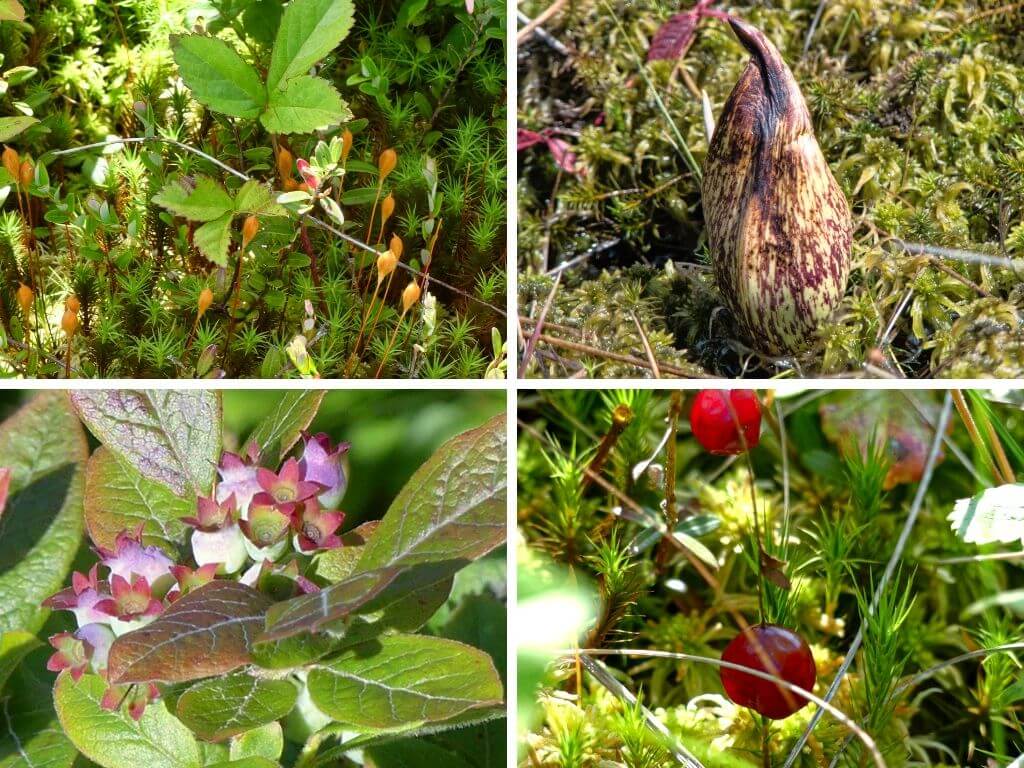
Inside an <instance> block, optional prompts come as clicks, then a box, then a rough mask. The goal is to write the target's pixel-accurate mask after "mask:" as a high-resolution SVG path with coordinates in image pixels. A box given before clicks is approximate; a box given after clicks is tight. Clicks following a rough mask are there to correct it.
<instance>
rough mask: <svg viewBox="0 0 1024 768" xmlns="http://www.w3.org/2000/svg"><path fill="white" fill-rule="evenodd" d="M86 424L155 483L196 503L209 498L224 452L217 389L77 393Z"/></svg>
mask: <svg viewBox="0 0 1024 768" xmlns="http://www.w3.org/2000/svg"><path fill="white" fill-rule="evenodd" d="M71 401H72V403H73V404H74V406H75V408H76V410H77V411H78V414H79V415H80V416H81V418H82V421H84V422H85V424H86V426H88V427H89V430H90V431H91V432H92V433H93V434H94V435H96V437H97V438H98V439H99V441H100V442H101V443H103V444H104V445H105V446H106V447H107V448H109V449H110V450H112V451H114V452H115V453H117V454H118V455H119V456H120V457H121V458H122V459H124V460H125V461H127V462H128V463H129V464H131V465H132V466H133V467H135V469H137V470H138V471H139V473H140V474H141V475H142V476H143V477H145V478H148V479H150V480H153V481H155V482H158V483H162V484H163V485H165V486H167V487H168V488H170V489H171V490H172V491H174V493H175V494H177V495H178V496H183V497H185V498H187V499H188V500H190V501H191V500H193V497H194V496H196V495H208V494H209V493H210V490H211V488H212V486H213V479H214V476H215V475H216V467H217V463H218V462H219V461H220V452H221V443H220V440H221V402H220V394H219V393H217V392H215V391H212V390H201V389H191V390H174V389H158V390H138V389H118V390H101V389H95V390H78V391H75V392H72V393H71Z"/></svg>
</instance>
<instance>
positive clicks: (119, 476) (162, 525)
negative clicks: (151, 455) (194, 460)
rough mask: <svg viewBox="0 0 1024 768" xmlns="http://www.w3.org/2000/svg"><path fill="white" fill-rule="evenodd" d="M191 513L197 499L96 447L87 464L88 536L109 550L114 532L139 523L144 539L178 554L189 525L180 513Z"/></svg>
mask: <svg viewBox="0 0 1024 768" xmlns="http://www.w3.org/2000/svg"><path fill="white" fill-rule="evenodd" d="M194 512H195V500H194V499H189V498H183V497H181V496H176V495H175V494H174V493H173V492H172V491H171V489H170V488H168V487H167V486H166V485H162V484H160V483H157V482H154V481H153V480H149V479H148V478H145V477H143V476H142V475H141V474H139V471H138V470H137V469H135V467H133V466H132V465H131V464H128V463H127V462H125V461H124V460H123V459H121V458H119V457H118V456H117V454H115V453H114V452H113V451H111V450H109V449H108V448H105V447H103V446H100V447H99V449H98V450H97V451H96V452H95V453H93V455H92V456H90V457H89V463H88V464H87V465H86V468H85V525H86V529H87V530H88V531H89V538H91V539H92V540H93V543H95V544H97V545H98V546H101V547H105V548H107V549H110V550H113V549H114V548H115V542H116V539H117V534H118V533H120V532H121V531H133V530H135V529H136V528H137V527H138V526H139V525H140V524H141V525H142V535H143V536H144V537H145V539H146V542H147V543H151V544H157V545H159V546H161V547H162V548H163V549H164V550H166V551H167V552H168V553H172V554H174V553H181V551H182V549H183V546H182V545H183V543H184V541H185V537H186V533H187V532H188V531H189V530H190V529H189V527H188V526H187V525H186V524H185V523H183V522H181V520H180V518H181V517H184V516H186V515H189V514H192V513H194Z"/></svg>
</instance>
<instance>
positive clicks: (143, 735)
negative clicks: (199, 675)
mask: <svg viewBox="0 0 1024 768" xmlns="http://www.w3.org/2000/svg"><path fill="white" fill-rule="evenodd" d="M106 689H107V684H106V682H104V680H103V679H102V678H100V677H99V676H97V675H83V676H82V678H81V679H80V680H78V682H75V681H74V680H73V679H72V678H71V675H70V674H68V673H67V672H62V673H61V675H60V677H58V678H57V685H56V686H55V687H54V690H53V701H54V705H55V706H56V709H57V716H58V717H59V718H60V724H61V725H62V726H63V728H64V732H65V733H66V734H67V736H68V738H69V739H71V742H72V743H73V744H74V745H75V746H76V747H77V748H78V750H79V751H80V752H81V753H82V754H83V755H85V756H86V757H88V758H89V759H90V760H92V761H93V762H94V763H98V764H99V765H101V766H103V767H104V768H124V767H125V766H142V767H143V768H200V766H202V764H203V759H202V755H201V752H200V748H199V743H198V742H197V741H196V739H195V737H194V736H193V735H192V733H191V732H190V731H189V730H188V728H186V727H185V726H184V725H183V724H182V723H181V721H180V720H178V719H177V718H176V717H174V715H172V714H171V713H170V712H168V711H167V707H166V705H165V704H164V702H163V700H161V699H157V700H156V701H153V702H150V703H149V705H148V706H147V707H146V711H145V712H144V713H143V714H142V717H141V718H140V719H139V720H138V721H135V720H133V719H132V718H131V716H130V715H129V714H128V713H127V712H126V711H125V708H124V707H122V708H120V709H117V710H114V711H109V710H106V709H103V707H102V706H100V702H101V701H102V699H103V694H104V692H105V691H106Z"/></svg>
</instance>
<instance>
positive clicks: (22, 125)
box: [0, 117, 39, 141]
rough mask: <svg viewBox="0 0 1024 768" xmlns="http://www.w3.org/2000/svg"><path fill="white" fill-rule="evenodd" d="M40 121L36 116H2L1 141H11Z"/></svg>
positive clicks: (0, 126) (0, 121)
mask: <svg viewBox="0 0 1024 768" xmlns="http://www.w3.org/2000/svg"><path fill="white" fill-rule="evenodd" d="M38 122H39V121H38V120H36V119H35V118H34V117H0V141H10V140H11V139H13V138H14V137H15V136H17V135H18V134H19V133H21V132H23V131H25V130H28V129H29V128H31V127H32V126H33V125H35V124H36V123H38Z"/></svg>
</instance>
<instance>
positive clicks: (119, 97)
mask: <svg viewBox="0 0 1024 768" xmlns="http://www.w3.org/2000/svg"><path fill="white" fill-rule="evenodd" d="M22 10H23V17H22V18H21V19H20V20H19V19H13V20H9V21H5V20H4V19H6V18H8V17H7V16H4V15H3V14H2V13H0V55H2V56H3V57H4V67H5V68H6V69H5V72H4V75H5V77H6V78H7V85H8V93H7V97H6V98H7V100H9V101H11V102H12V103H11V108H12V109H16V110H20V111H21V112H22V113H23V114H22V115H21V116H14V117H11V118H4V119H5V120H9V122H0V141H3V142H5V149H4V152H3V170H2V171H0V195H2V196H3V198H4V211H3V212H2V214H0V324H2V337H3V338H2V341H3V349H2V350H0V353H2V357H0V364H2V366H3V370H4V371H5V372H6V373H7V374H8V375H22V376H38V377H74V376H83V377H90V376H100V377H114V376H121V377H200V378H202V377H218V376H233V377H243V376H245V377H249V376H253V377H256V376H262V377H288V376H294V377H299V376H302V377H318V376H320V377H371V376H377V377H383V376H397V377H431V378H436V377H454V376H458V377H468V378H475V377H483V376H489V377H500V376H503V375H504V370H505V352H504V340H503V329H504V327H505V324H504V309H503V308H504V304H505V302H504V291H505V288H504V275H505V272H504V248H505V236H504V226H505V194H504V187H505V149H504V147H505V117H504V101H505V100H504V93H505V79H504V73H505V65H504V28H505V9H504V3H503V2H500V0H481V1H480V2H476V3H471V4H466V3H465V2H463V0H438V1H437V2H430V3H425V2H397V0H387V1H386V2H383V3H380V2H360V1H359V0H289V2H284V0H204V2H201V3H180V2H175V3H165V2H157V1H156V0H131V1H130V2H127V3H124V2H112V0H100V1H99V2H97V3H80V2H77V1H75V2H67V3H56V4H54V3H46V2H26V3H25V4H24V8H23V9H22ZM22 90H24V91H25V93H24V94H22V93H21V91H22Z"/></svg>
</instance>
